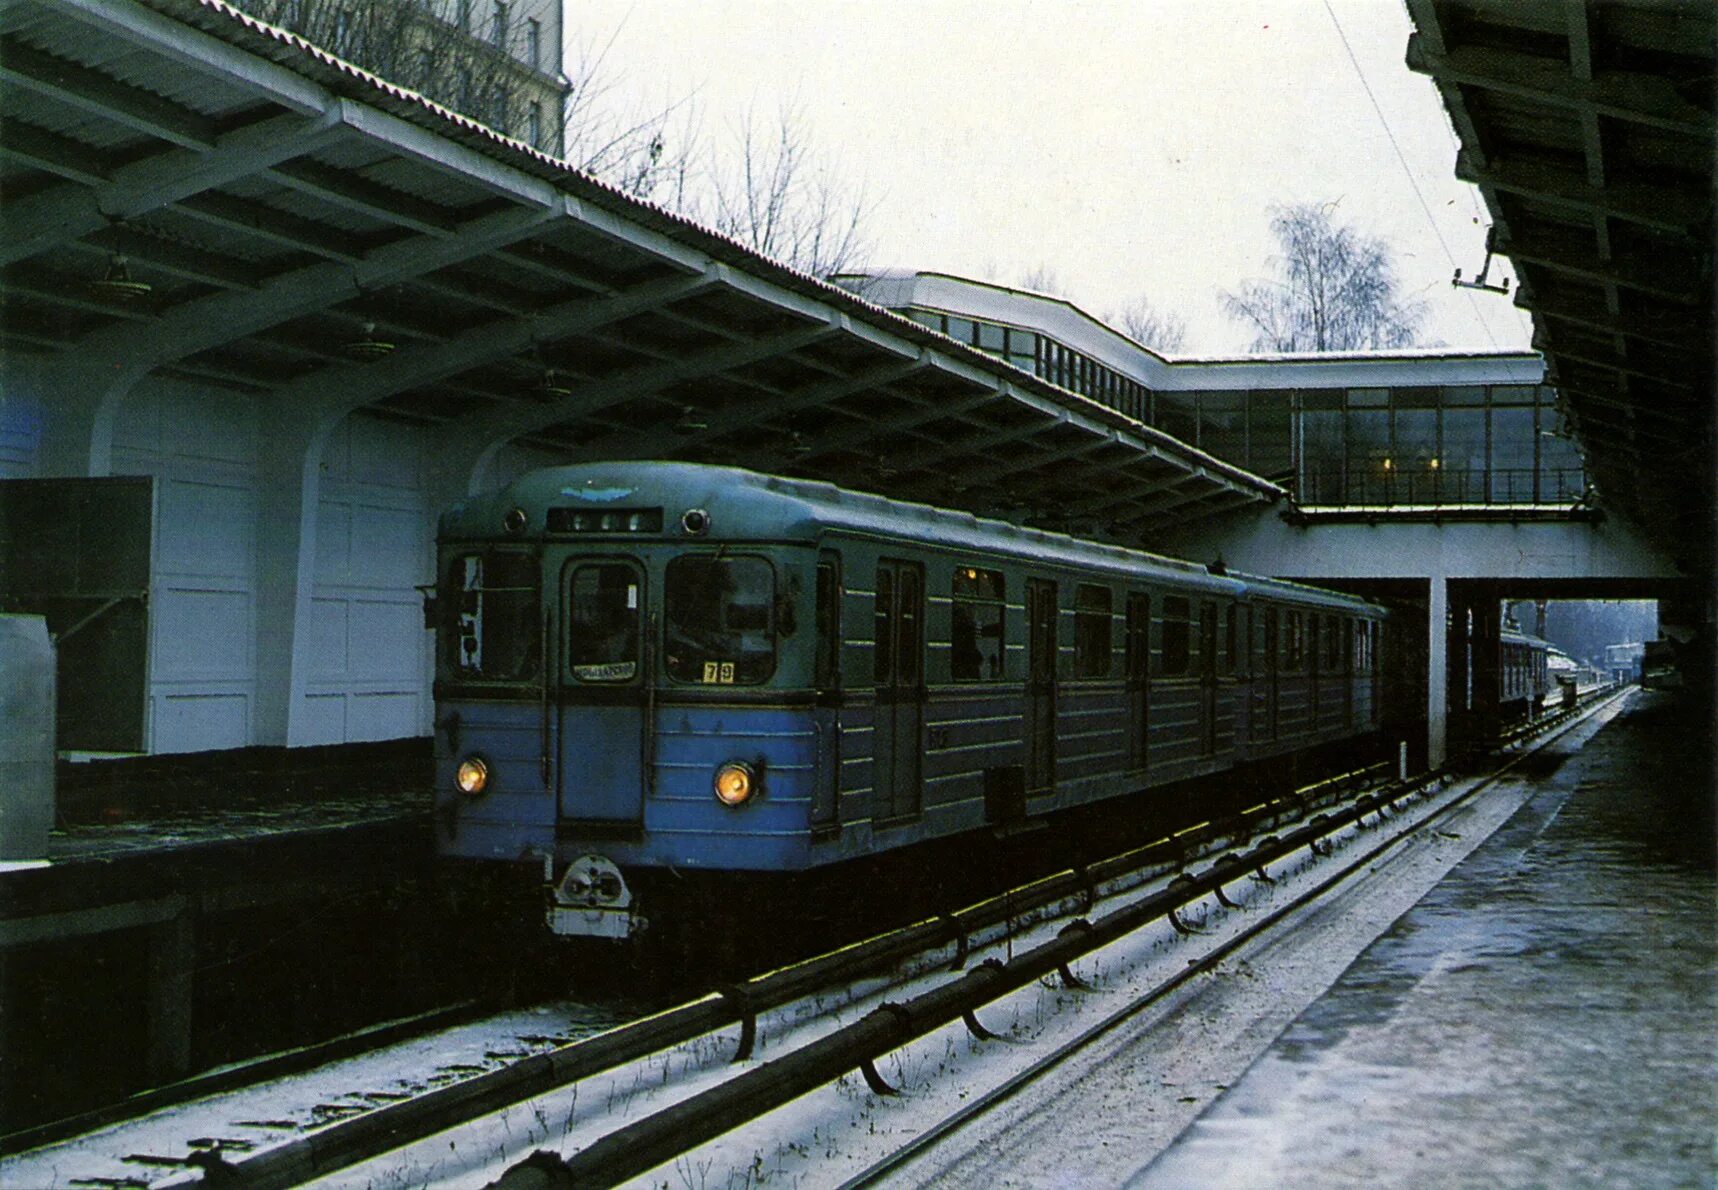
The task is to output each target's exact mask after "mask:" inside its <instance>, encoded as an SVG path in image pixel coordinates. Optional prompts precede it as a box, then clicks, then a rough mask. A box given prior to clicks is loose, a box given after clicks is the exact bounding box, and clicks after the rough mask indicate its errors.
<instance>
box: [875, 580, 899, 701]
mask: <svg viewBox="0 0 1718 1190" xmlns="http://www.w3.org/2000/svg"><path fill="white" fill-rule="evenodd" d="M894 605H895V572H894V571H893V570H892V569H890V568H889V567H887V566H879V567H878V568H877V614H876V616H875V620H874V629H875V632H876V637H875V640H876V644H875V646H874V647H873V648H872V650H871V659H872V663H873V664H872V676H873V677H874V678H875V679H876V682H877V685H879V686H884V685H887V684H888V683H889V682H890V681H891V680H892V679H893V678H894V676H895V608H894Z"/></svg>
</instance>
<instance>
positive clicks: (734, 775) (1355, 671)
mask: <svg viewBox="0 0 1718 1190" xmlns="http://www.w3.org/2000/svg"><path fill="white" fill-rule="evenodd" d="M438 566H439V577H438V582H437V592H436V601H435V602H436V607H435V611H434V614H433V616H432V619H433V621H434V623H435V624H436V626H437V628H438V643H437V650H436V657H437V660H436V666H437V677H436V699H437V710H436V752H437V773H438V776H437V779H438V787H439V790H438V795H437V796H438V810H439V812H438V815H437V818H438V832H439V842H440V847H441V850H442V852H443V854H445V855H450V856H457V857H470V858H485V859H495V860H513V861H516V860H520V859H530V860H532V861H533V862H535V863H540V864H541V866H542V870H543V872H544V874H545V875H546V876H547V878H548V885H549V887H550V889H551V893H550V896H549V903H548V908H547V918H548V923H549V925H550V928H551V929H552V930H554V931H555V932H556V933H560V934H565V935H584V936H596V937H610V938H616V937H625V936H627V935H629V934H631V933H633V932H634V931H636V930H637V929H638V928H640V927H641V926H642V925H643V923H644V921H645V920H646V917H647V915H648V914H649V912H650V911H651V906H650V904H649V894H648V891H647V889H648V886H649V884H650V882H651V878H652V877H653V876H660V875H661V874H662V873H666V872H674V873H681V874H684V873H695V872H700V871H708V872H728V873H748V872H755V873H763V872H773V873H780V872H792V871H802V870H806V869H811V868H816V867H820V866H823V865H831V864H837V863H841V862H845V861H849V860H854V859H857V858H860V857H865V856H872V855H876V854H878V853H880V852H884V851H888V850H893V849H896V848H905V847H910V846H913V845H915V844H920V843H924V842H927V841H929V840H933V839H939V838H947V837H950V836H955V835H958V834H961V833H963V832H971V831H980V830H986V829H991V828H995V827H998V826H1006V825H1008V824H1011V823H1019V822H1022V821H1025V820H1028V819H1037V818H1041V817H1043V816H1047V815H1051V814H1054V813H1056V812H1058V811H1061V810H1065V809H1068V808H1070V807H1074V806H1079V805H1083V804H1088V803H1092V802H1097V801H1100V800H1103V799H1109V798H1115V797H1118V796H1121V795H1124V794H1129V793H1134V792H1137V791H1140V790H1143V789H1148V788H1151V787H1154V786H1162V785H1166V784H1169V783H1172V782H1178V781H1184V780H1186V779H1188V778H1192V777H1197V776H1201V775H1205V774H1210V773H1214V772H1218V771H1221V770H1225V769H1229V768H1233V767H1236V766H1239V765H1244V764H1256V763H1258V762H1261V761H1268V760H1272V759H1273V758H1283V757H1287V756H1289V755H1291V754H1297V753H1302V752H1306V751H1308V750H1311V749H1315V748H1319V747H1322V746H1326V745H1330V744H1333V743H1335V742H1338V741H1342V740H1346V739H1350V738H1352V737H1358V736H1365V735H1368V734H1370V733H1373V732H1374V731H1375V730H1376V729H1377V726H1378V722H1379V711H1380V708H1379V699H1380V690H1379V666H1378V664H1377V658H1378V657H1379V655H1380V652H1379V650H1380V639H1381V633H1382V631H1383V629H1384V621H1385V612H1384V609H1382V608H1381V607H1379V606H1377V605H1376V604H1373V603H1369V602H1367V601H1364V600H1361V599H1357V598H1353V597H1349V596H1346V595H1340V594H1334V593H1331V592H1327V591H1322V590H1318V589H1314V588H1311V587H1305V586H1299V585H1295V584H1291V583H1286V582H1278V581H1274V580H1270V579H1261V578H1253V577H1248V576H1243V575H1237V574H1226V573H1211V572H1209V571H1208V570H1207V569H1206V568H1204V567H1200V566H1195V565H1192V564H1189V563H1186V562H1178V561H1174V560H1171V559H1167V558H1162V557H1158V556H1155V555H1152V554H1147V553H1143V552H1140V551H1136V550H1128V549H1123V548H1120V547H1117V546H1111V545H1104V544H1098V543H1094V542H1089V541H1082V540H1078V539H1076V538H1073V537H1069V536H1064V535H1060V534H1054V533H1049V532H1043V531H1039V530H1036V529H1029V528H1022V527H1019V526H1014V525H1010V524H1006V523H1003V522H1000V521H995V520H987V519H982V518H978V517H975V516H973V515H971V514H967V513H959V512H952V511H947V510H942V509H937V508H932V507H929V506H925V505H920V504H910V503H903V502H900V501H896V500H890V499H885V498H883V497H879V496H874V495H867V494H861V493H856V492H851V491H846V490H842V489H840V488H837V487H834V486H831V485H829V484H824V483H816V482H808V481H802V480H793V479H784V478H779V477H773V476H767V475H761V474H757V473H753V472H749V471H742V470H736V469H732V468H723V467H713V466H702V465H695V464H683V463H666V462H627V463H601V464H591V465H581V466H573V467H562V468H554V469H550V470H544V471H539V472H536V473H533V474H530V475H527V476H524V477H522V478H520V479H519V480H517V481H516V482H514V483H512V484H511V485H509V486H508V487H506V488H504V489H502V490H500V491H497V492H494V493H492V494H489V495H485V496H481V497H476V498H473V499H471V500H469V501H467V502H466V503H465V504H463V505H462V506H460V507H458V508H456V509H454V510H453V511H451V512H449V513H447V514H445V515H444V516H443V517H442V521H441V531H440V539H439V561H438ZM641 892H642V894H643V895H642V899H641Z"/></svg>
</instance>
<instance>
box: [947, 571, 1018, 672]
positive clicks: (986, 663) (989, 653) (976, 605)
mask: <svg viewBox="0 0 1718 1190" xmlns="http://www.w3.org/2000/svg"><path fill="white" fill-rule="evenodd" d="M951 595H952V599H951V601H950V604H949V673H950V676H951V677H952V678H953V679H954V680H955V681H957V682H985V681H990V682H994V681H999V680H1000V679H1001V678H1002V676H1003V671H1002V617H1003V611H1004V606H1005V604H1004V599H1003V583H1002V575H1001V573H1000V572H999V571H995V570H980V569H978V568H977V567H974V566H956V567H955V570H954V583H953V587H952V590H951Z"/></svg>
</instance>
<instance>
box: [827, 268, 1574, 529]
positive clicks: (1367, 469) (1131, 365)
mask: <svg viewBox="0 0 1718 1190" xmlns="http://www.w3.org/2000/svg"><path fill="white" fill-rule="evenodd" d="M835 281H836V282H837V283H838V284H840V285H843V286H845V287H847V288H849V289H851V290H853V291H854V292H856V293H858V294H859V295H860V296H862V297H864V298H866V299H868V300H870V301H873V302H876V303H877V304H878V305H881V306H884V307H886V308H888V309H891V310H894V311H895V312H897V313H900V314H903V315H905V316H906V317H908V318H911V319H913V320H914V321H915V322H918V323H921V324H923V325H924V326H927V327H929V328H931V329H932V330H936V331H940V332H941V333H943V334H945V335H947V336H948V337H949V338H951V339H955V340H957V341H959V342H961V343H965V344H967V345H969V346H971V347H974V348H976V349H978V350H979V351H983V352H985V353H987V354H990V355H994V356H998V357H1000V358H1002V359H1006V360H1007V361H1008V362H1009V363H1011V364H1013V365H1014V366H1015V367H1017V368H1019V369H1021V370H1022V371H1025V372H1030V373H1032V374H1034V375H1036V376H1039V377H1041V378H1043V379H1045V380H1048V381H1050V382H1051V383H1052V384H1056V385H1059V386H1061V387H1062V388H1065V389H1068V390H1069V391H1071V392H1076V393H1079V394H1081V395H1083V396H1086V397H1089V398H1091V399H1092V400H1095V401H1099V402H1101V403H1102V404H1105V405H1108V406H1110V407H1111V408H1114V409H1117V410H1120V411H1121V412H1123V413H1125V414H1127V415H1128V416H1130V417H1134V418H1137V419H1139V420H1140V421H1143V422H1146V423H1147V424H1149V425H1153V426H1156V427H1158V428H1159V429H1161V430H1163V431H1165V432H1166V433H1169V434H1172V435H1174V436H1175V437H1176V438H1179V439H1181V440H1182V441H1183V442H1188V443H1191V444H1192V445H1194V446H1197V447H1199V448H1200V449H1202V450H1204V451H1207V452H1209V453H1210V454H1212V455H1215V456H1217V457H1218V458H1220V459H1223V460H1224V461H1226V462H1230V463H1234V464H1236V465H1238V466H1241V467H1245V468H1246V469H1247V470H1249V471H1251V472H1253V473H1254V474H1256V475H1261V476H1264V477H1265V478H1267V479H1272V480H1275V481H1277V482H1278V483H1281V484H1283V485H1284V486H1285V487H1288V488H1290V489H1291V490H1292V491H1293V492H1294V493H1295V495H1296V499H1297V502H1298V503H1299V504H1300V505H1301V506H1302V507H1344V508H1352V507H1376V506H1403V505H1408V506H1419V507H1427V506H1431V507H1448V506H1452V505H1494V504H1507V505H1541V506H1559V507H1564V508H1567V507H1568V506H1569V505H1571V504H1573V503H1575V502H1576V501H1578V500H1579V499H1581V497H1582V496H1583V494H1584V493H1585V491H1586V474H1585V470H1584V468H1583V467H1582V463H1581V456H1580V454H1579V453H1578V451H1577V450H1576V446H1575V441H1574V438H1573V436H1572V435H1570V434H1569V433H1568V432H1567V428H1566V427H1565V426H1563V425H1562V424H1561V422H1560V420H1559V417H1558V413H1557V405H1556V392H1555V390H1553V389H1551V388H1549V387H1547V386H1546V385H1544V384H1541V383H1540V381H1541V379H1542V377H1543V373H1544V367H1543V363H1542V361H1541V360H1540V358H1539V356H1538V355H1536V354H1534V353H1532V352H1498V353H1491V354H1476V353H1473V352H1451V351H1439V350H1414V351H1394V352H1332V353H1327V354H1322V355H1316V356H1309V355H1247V356H1235V357H1220V358H1203V357H1202V358H1168V357H1165V356H1162V355H1159V354H1157V353H1156V352H1154V351H1152V350H1150V349H1149V348H1146V347H1143V346H1141V345H1140V344H1138V343H1135V342H1134V341H1133V340H1131V339H1129V338H1128V337H1127V336H1125V335H1123V334H1121V333H1120V332H1119V331H1116V330H1115V329H1113V328H1111V327H1109V326H1106V325H1104V324H1103V323H1101V322H1099V321H1098V320H1097V319H1095V318H1092V317H1091V316H1090V315H1088V314H1086V313H1084V312H1083V311H1081V310H1080V309H1079V308H1078V307H1077V306H1074V305H1073V304H1071V303H1070V302H1068V301H1066V300H1065V299H1062V298H1057V297H1051V296H1048V295H1044V294H1037V293H1030V292H1027V291H1024V290H1018V289H1010V288H1008V287H1006V286H1000V285H994V284H991V283H989V282H983V281H971V280H967V279H965V278H960V277H953V276H949V275H946V274H941V273H928V272H918V273H913V272H888V273H876V274H864V275H859V274H854V275H847V276H840V277H837V278H835Z"/></svg>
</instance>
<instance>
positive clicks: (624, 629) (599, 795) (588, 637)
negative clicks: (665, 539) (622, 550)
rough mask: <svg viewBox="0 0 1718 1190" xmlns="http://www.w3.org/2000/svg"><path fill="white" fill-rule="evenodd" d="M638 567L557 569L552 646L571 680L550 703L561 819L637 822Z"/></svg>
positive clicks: (641, 603)
mask: <svg viewBox="0 0 1718 1190" xmlns="http://www.w3.org/2000/svg"><path fill="white" fill-rule="evenodd" d="M646 606H647V604H646V602H645V587H644V570H643V568H642V567H641V566H639V564H638V563H637V562H635V561H633V560H632V559H630V558H579V559H575V560H573V561H571V562H569V563H568V564H567V566H566V569H565V570H564V571H563V572H562V579H561V607H562V608H563V609H564V615H563V622H564V624H565V625H566V627H565V629H564V631H563V632H561V633H560V634H559V637H560V639H559V640H558V641H557V642H556V647H557V651H559V652H562V653H563V655H564V656H565V659H566V660H565V669H564V671H563V672H565V673H566V674H568V675H570V676H571V679H572V681H571V682H570V683H569V684H567V685H565V686H563V687H562V688H561V690H560V691H559V697H558V698H557V699H555V702H556V704H557V705H556V706H555V714H556V715H557V716H559V720H560V721H559V723H558V724H557V727H558V732H557V747H556V752H557V755H558V757H559V760H560V763H559V764H558V765H556V766H555V771H556V779H555V780H556V800H557V804H558V805H559V807H560V815H561V817H562V818H563V819H573V820H576V821H580V822H611V823H612V822H638V821H639V820H640V819H641V818H642V817H643V815H644V790H645V783H646V781H647V780H648V779H649V773H650V765H651V761H652V757H651V756H650V755H649V747H650V740H651V732H650V724H648V723H647V722H646V718H647V716H648V715H649V713H650V709H651V701H652V700H651V699H650V697H649V682H650V681H651V674H650V672H649V670H650V664H649V661H648V657H647V653H648V648H649V645H648V641H649V635H650V634H649V632H648V631H646V624H645V612H644V609H645V607H646Z"/></svg>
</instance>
